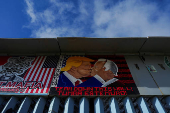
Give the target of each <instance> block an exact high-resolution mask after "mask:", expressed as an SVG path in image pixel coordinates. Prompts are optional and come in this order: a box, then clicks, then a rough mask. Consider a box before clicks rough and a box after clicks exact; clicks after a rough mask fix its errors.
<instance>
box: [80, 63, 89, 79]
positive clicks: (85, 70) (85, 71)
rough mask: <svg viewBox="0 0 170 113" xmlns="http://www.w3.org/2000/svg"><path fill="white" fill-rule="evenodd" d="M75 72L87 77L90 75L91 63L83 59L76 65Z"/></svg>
mask: <svg viewBox="0 0 170 113" xmlns="http://www.w3.org/2000/svg"><path fill="white" fill-rule="evenodd" d="M77 72H78V73H79V74H80V75H82V77H87V76H90V75H91V63H90V62H87V61H83V62H82V64H81V65H80V66H79V67H77Z"/></svg>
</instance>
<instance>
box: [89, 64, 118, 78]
mask: <svg viewBox="0 0 170 113" xmlns="http://www.w3.org/2000/svg"><path fill="white" fill-rule="evenodd" d="M105 63H106V62H105V61H98V62H96V63H95V64H94V67H93V68H92V72H91V75H92V76H94V75H96V74H97V75H99V76H100V77H101V78H102V79H103V80H105V81H107V80H110V79H112V78H114V76H115V74H113V72H112V71H111V70H110V69H109V70H107V71H105V69H106V67H104V65H105ZM105 66H106V65H105Z"/></svg>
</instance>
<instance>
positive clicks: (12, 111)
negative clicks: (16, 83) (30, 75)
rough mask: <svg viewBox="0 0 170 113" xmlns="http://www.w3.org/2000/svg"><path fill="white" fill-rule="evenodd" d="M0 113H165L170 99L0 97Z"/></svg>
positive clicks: (168, 97)
mask: <svg viewBox="0 0 170 113" xmlns="http://www.w3.org/2000/svg"><path fill="white" fill-rule="evenodd" d="M0 98H1V100H0V102H1V104H0V112H2V113H93V112H94V113H124V112H126V113H169V112H170V96H149V97H148V96H139V97H135V96H131V97H128V96H123V97H118V96H115V97H102V96H101V97H28V96H26V97H17V96H8V97H0Z"/></svg>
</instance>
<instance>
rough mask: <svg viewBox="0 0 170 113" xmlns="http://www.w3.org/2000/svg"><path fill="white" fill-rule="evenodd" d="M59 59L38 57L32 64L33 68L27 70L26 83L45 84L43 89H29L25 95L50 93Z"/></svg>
mask: <svg viewBox="0 0 170 113" xmlns="http://www.w3.org/2000/svg"><path fill="white" fill-rule="evenodd" d="M58 60H59V57H57V56H56V57H53V56H38V57H36V58H35V59H34V61H33V62H32V66H31V67H30V68H29V69H28V70H27V72H26V74H25V76H24V81H34V82H35V81H36V82H41V83H42V84H43V88H42V89H38V88H36V89H30V88H29V87H27V89H26V90H25V91H24V92H23V93H40V94H46V93H48V91H49V89H50V85H51V80H52V78H53V75H54V72H55V69H56V67H57V63H58Z"/></svg>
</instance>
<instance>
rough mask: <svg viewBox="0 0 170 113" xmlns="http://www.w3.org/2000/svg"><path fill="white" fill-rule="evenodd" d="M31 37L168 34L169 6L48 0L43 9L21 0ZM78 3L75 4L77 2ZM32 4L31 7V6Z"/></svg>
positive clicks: (134, 0)
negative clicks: (27, 18) (28, 17)
mask: <svg viewBox="0 0 170 113" xmlns="http://www.w3.org/2000/svg"><path fill="white" fill-rule="evenodd" d="M25 1H26V4H27V10H26V11H27V14H28V15H29V16H30V17H31V22H30V25H29V27H30V29H32V35H31V37H42V38H43V37H44V38H53V37H66V36H68V37H72V36H75V37H143V36H144V37H147V36H168V35H170V32H169V30H170V23H169V21H170V15H169V11H170V8H169V7H168V6H166V7H165V9H164V11H163V10H161V9H160V8H159V3H156V2H155V3H153V2H147V3H146V2H144V1H142V0H123V1H117V2H115V1H112V0H110V1H107V2H106V1H105V0H98V1H94V2H93V1H91V0H89V1H88V0H87V1H84V0H80V1H79V2H77V3H75V1H74V2H73V1H68V2H67V1H62V0H50V1H49V3H50V6H49V7H47V8H45V9H44V10H43V11H42V10H41V11H37V10H35V9H36V8H34V7H36V6H34V4H33V2H32V1H31V0H25ZM77 4H78V5H77ZM33 6H34V7H33Z"/></svg>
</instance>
